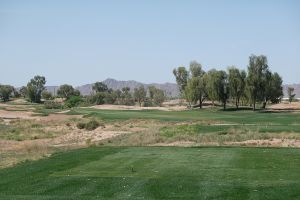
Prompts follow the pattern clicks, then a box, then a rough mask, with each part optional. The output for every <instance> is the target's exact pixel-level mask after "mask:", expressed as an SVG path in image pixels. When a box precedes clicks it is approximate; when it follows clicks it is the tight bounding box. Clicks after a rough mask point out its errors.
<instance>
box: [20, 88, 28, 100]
mask: <svg viewBox="0 0 300 200" xmlns="http://www.w3.org/2000/svg"><path fill="white" fill-rule="evenodd" d="M19 92H20V94H21V96H22V97H23V98H25V97H26V96H27V87H25V86H23V87H21V88H20V90H19Z"/></svg>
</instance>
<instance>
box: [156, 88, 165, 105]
mask: <svg viewBox="0 0 300 200" xmlns="http://www.w3.org/2000/svg"><path fill="white" fill-rule="evenodd" d="M165 100H166V95H165V93H164V91H163V90H160V89H156V91H155V93H154V97H153V101H154V103H155V104H156V105H159V106H162V103H163V102H164V101H165Z"/></svg>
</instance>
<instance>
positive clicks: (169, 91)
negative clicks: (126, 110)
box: [46, 78, 179, 97]
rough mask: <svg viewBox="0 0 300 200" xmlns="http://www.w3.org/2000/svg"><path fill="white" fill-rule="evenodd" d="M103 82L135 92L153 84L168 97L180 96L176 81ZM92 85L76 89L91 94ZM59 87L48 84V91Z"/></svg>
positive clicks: (109, 80) (110, 80)
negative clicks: (135, 89)
mask: <svg viewBox="0 0 300 200" xmlns="http://www.w3.org/2000/svg"><path fill="white" fill-rule="evenodd" d="M102 82H103V83H105V84H106V85H107V87H108V88H111V89H113V90H117V89H120V90H121V89H122V88H123V87H129V88H130V91H131V92H133V90H134V88H138V87H140V86H144V87H145V89H147V88H148V87H149V86H151V85H153V86H155V87H156V88H158V89H161V90H163V91H165V93H166V95H167V96H168V97H177V96H179V90H178V87H177V84H175V83H162V84H160V83H151V84H145V83H141V82H137V81H133V80H130V81H118V80H115V79H112V78H108V79H106V80H104V81H102ZM92 86H93V83H91V84H86V85H82V86H78V87H76V89H78V90H79V91H80V93H81V94H82V95H89V94H91V93H93V90H92ZM58 88H59V86H46V89H47V91H49V92H51V93H52V94H54V93H56V91H57V89H58Z"/></svg>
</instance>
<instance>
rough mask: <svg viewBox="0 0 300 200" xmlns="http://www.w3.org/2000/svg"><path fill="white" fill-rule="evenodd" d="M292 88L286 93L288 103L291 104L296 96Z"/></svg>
mask: <svg viewBox="0 0 300 200" xmlns="http://www.w3.org/2000/svg"><path fill="white" fill-rule="evenodd" d="M294 90H295V89H294V88H293V87H288V89H287V92H288V97H289V102H290V103H292V101H293V100H294V98H295V96H296V94H294Z"/></svg>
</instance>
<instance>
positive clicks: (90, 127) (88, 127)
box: [85, 120, 100, 131]
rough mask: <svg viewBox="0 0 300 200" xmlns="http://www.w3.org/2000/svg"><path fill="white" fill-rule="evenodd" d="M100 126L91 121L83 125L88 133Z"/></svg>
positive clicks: (96, 122)
mask: <svg viewBox="0 0 300 200" xmlns="http://www.w3.org/2000/svg"><path fill="white" fill-rule="evenodd" d="M99 126H100V123H99V122H98V121H96V120H91V121H89V122H87V123H86V124H85V129H86V130H88V131H92V130H95V129H96V128H98V127H99Z"/></svg>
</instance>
